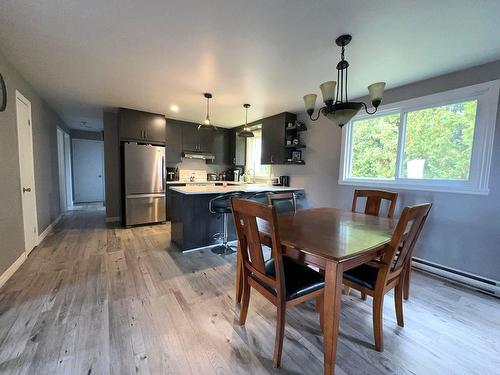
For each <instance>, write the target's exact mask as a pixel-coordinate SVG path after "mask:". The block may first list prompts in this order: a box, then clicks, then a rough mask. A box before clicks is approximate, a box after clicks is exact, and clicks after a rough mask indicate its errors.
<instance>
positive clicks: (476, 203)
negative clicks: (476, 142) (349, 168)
mask: <svg viewBox="0 0 500 375" xmlns="http://www.w3.org/2000/svg"><path fill="white" fill-rule="evenodd" d="M496 79H500V61H496V62H493V63H489V64H485V65H481V66H477V67H474V68H470V69H467V70H464V71H460V72H456V73H452V74H447V75H444V76H440V77H436V78H432V79H428V80H425V81H421V82H417V83H414V84H410V85H407V86H402V87H398V88H395V89H392V90H388V91H387V92H386V94H385V97H384V103H385V104H388V103H391V102H398V101H401V100H406V99H410V98H415V97H420V96H424V95H429V94H434V93H437V92H441V91H446V90H451V89H455V88H459V87H464V86H469V85H473V84H477V83H481V82H487V81H492V80H496ZM363 99H364V100H366V98H363ZM299 119H301V120H303V121H305V122H306V124H307V127H308V129H309V130H308V131H307V132H306V133H305V134H304V141H305V143H306V144H307V149H306V150H305V151H304V160H306V163H307V164H306V166H275V167H273V173H274V174H275V175H282V174H289V175H290V176H291V181H290V182H291V184H292V186H303V187H305V189H306V193H307V196H308V202H309V205H310V206H313V207H318V206H331V207H342V208H345V209H350V207H351V202H352V194H353V190H354V189H355V188H356V187H353V186H346V185H339V184H338V177H339V165H340V151H341V131H340V128H338V127H337V126H333V125H332V124H331V123H330V122H329V121H328V120H326V119H324V117H321V119H320V120H318V121H317V122H311V121H310V120H309V119H307V118H306V115H305V113H302V114H299ZM489 188H490V194H489V195H487V196H481V195H469V194H451V193H438V192H419V191H411V190H396V191H398V192H399V193H400V199H399V203H398V212H397V214H398V215H399V213H400V212H401V208H402V207H403V206H405V205H410V204H414V203H421V202H432V203H433V204H434V206H433V208H432V211H431V215H430V217H429V220H428V222H427V224H426V227H425V228H424V231H423V233H422V237H421V239H420V241H419V243H418V247H417V249H416V252H415V256H417V257H420V258H423V259H426V260H428V261H431V262H435V263H439V264H442V265H445V266H448V267H452V268H456V269H460V270H463V271H466V272H471V273H474V274H478V275H481V276H484V277H488V278H492V279H494V280H500V266H499V265H500V251H499V250H500V109H499V110H498V118H497V121H496V131H495V141H494V151H493V160H492V165H491V174H490V186H489Z"/></svg>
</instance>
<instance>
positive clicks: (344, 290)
mask: <svg viewBox="0 0 500 375" xmlns="http://www.w3.org/2000/svg"><path fill="white" fill-rule="evenodd" d="M342 292H343V293H344V294H345V295H346V296H348V295H349V294H350V293H351V288H350V287H348V286H345V285H344V289H343V290H342Z"/></svg>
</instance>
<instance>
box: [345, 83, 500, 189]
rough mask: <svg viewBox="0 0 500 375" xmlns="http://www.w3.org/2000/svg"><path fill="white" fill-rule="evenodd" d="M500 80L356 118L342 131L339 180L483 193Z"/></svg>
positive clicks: (368, 184)
mask: <svg viewBox="0 0 500 375" xmlns="http://www.w3.org/2000/svg"><path fill="white" fill-rule="evenodd" d="M499 86H500V81H494V82H489V83H485V84H480V85H475V86H471V87H467V88H463V89H458V90H453V91H448V92H445V93H440V94H435V95H430V96H426V97H423V98H418V99H412V100H409V101H405V102H401V103H395V104H393V105H390V106H384V107H383V108H380V110H379V111H380V113H379V114H377V115H372V116H367V115H361V116H356V117H355V118H354V119H353V120H352V121H351V122H350V123H349V124H348V125H347V126H345V127H344V130H343V138H342V159H341V168H340V177H339V183H340V184H351V185H364V186H377V185H378V186H386V187H393V188H403V189H404V188H406V189H417V190H435V191H450V192H465V193H476V194H487V193H488V176H489V169H490V163H491V154H492V148H493V135H494V131H495V121H496V110H497V107H498V91H499Z"/></svg>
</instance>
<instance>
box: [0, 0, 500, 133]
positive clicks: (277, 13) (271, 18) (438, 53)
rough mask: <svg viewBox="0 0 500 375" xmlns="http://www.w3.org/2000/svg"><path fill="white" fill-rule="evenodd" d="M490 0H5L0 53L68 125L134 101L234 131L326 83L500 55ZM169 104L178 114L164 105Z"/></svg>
mask: <svg viewBox="0 0 500 375" xmlns="http://www.w3.org/2000/svg"><path fill="white" fill-rule="evenodd" d="M499 15H500V1H498V0H489V1H488V0H483V1H480V0H440V1H436V0H419V1H408V0H407V1H402V0H384V1H383V2H382V1H373V0H350V1H343V0H310V1H304V0H301V1H296V0H252V1H248V0H204V1H201V0H196V1H195V0H178V1H177V0H175V1H173V0H148V1H137V0H107V1H104V0H86V1H81V0H67V1H36V0H32V1H28V0H2V1H1V3H0V51H1V53H3V54H4V55H5V57H6V58H7V59H8V60H9V61H10V62H11V63H13V64H14V65H15V66H16V68H17V69H18V70H19V72H20V73H21V74H22V75H23V76H24V77H25V78H26V79H27V80H28V81H29V82H30V83H31V84H32V85H33V86H34V87H35V88H36V89H37V90H38V92H39V93H40V94H41V95H42V96H43V97H44V98H45V99H46V100H47V101H48V103H49V104H50V105H51V106H52V107H53V108H54V109H55V110H56V111H58V112H59V114H60V115H61V116H62V118H63V119H64V120H65V121H66V123H67V124H68V125H69V126H70V127H73V128H82V125H81V122H82V121H86V122H87V126H88V127H90V128H92V129H95V130H99V129H102V111H103V109H110V108H116V107H120V106H122V107H130V108H136V109H141V110H145V111H151V112H158V113H165V114H166V115H167V117H173V118H178V119H182V120H188V121H195V122H198V121H201V120H202V119H203V118H204V112H205V102H204V100H205V99H204V98H203V92H207V91H208V92H212V93H213V95H214V99H213V100H212V103H211V108H212V111H211V112H212V113H211V117H212V120H213V122H214V123H216V124H217V125H221V126H226V127H231V126H236V125H238V124H241V123H242V122H243V120H244V109H243V107H242V104H243V103H247V102H248V103H251V104H252V107H251V108H250V111H249V121H252V120H256V119H259V118H262V117H264V116H267V115H272V114H275V113H278V112H282V111H285V110H288V111H298V110H301V109H302V96H303V95H304V94H305V93H308V92H316V93H319V88H318V85H319V83H321V82H323V81H326V80H330V79H335V78H336V71H335V69H334V68H335V64H336V62H337V61H338V59H339V55H340V51H339V49H338V48H337V47H334V45H333V40H334V39H335V38H336V37H337V36H339V35H340V34H342V33H350V34H352V35H353V41H352V42H351V44H350V45H349V46H348V48H347V50H346V58H347V59H348V60H349V62H350V63H351V68H350V71H349V73H350V74H349V89H350V97H356V96H361V95H364V94H366V86H367V85H368V84H370V83H372V82H375V81H386V82H387V88H391V87H396V86H400V85H403V84H406V83H410V82H414V81H418V80H421V79H425V78H429V77H432V76H437V75H440V74H444V73H447V72H451V71H455V70H459V69H462V68H466V67H469V66H473V65H478V64H481V63H485V62H488V61H493V60H497V59H500V38H499V37H498V36H499V35H500V22H498V17H499ZM173 104H175V105H177V106H178V107H179V109H180V110H179V112H177V113H174V112H172V111H171V110H170V106H171V105H173Z"/></svg>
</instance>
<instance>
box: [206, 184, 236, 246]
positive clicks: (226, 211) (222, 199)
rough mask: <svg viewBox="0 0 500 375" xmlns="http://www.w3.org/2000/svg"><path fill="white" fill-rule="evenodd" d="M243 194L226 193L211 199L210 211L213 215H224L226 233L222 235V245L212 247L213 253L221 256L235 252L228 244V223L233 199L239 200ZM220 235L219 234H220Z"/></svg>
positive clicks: (209, 203)
mask: <svg viewBox="0 0 500 375" xmlns="http://www.w3.org/2000/svg"><path fill="white" fill-rule="evenodd" d="M242 194H243V192H242V191H237V192H233V193H226V194H222V195H218V196H216V197H215V198H212V199H210V202H208V210H209V211H210V213H212V214H222V215H223V216H222V218H223V222H224V229H223V230H224V232H223V233H222V245H218V246H214V247H212V249H211V250H212V253H215V254H219V255H228V254H232V253H234V252H235V251H234V250H233V249H232V247H231V246H229V245H228V244H227V223H228V218H229V215H230V214H231V198H233V197H235V198H239V197H241V196H242ZM218 234H219V233H218Z"/></svg>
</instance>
